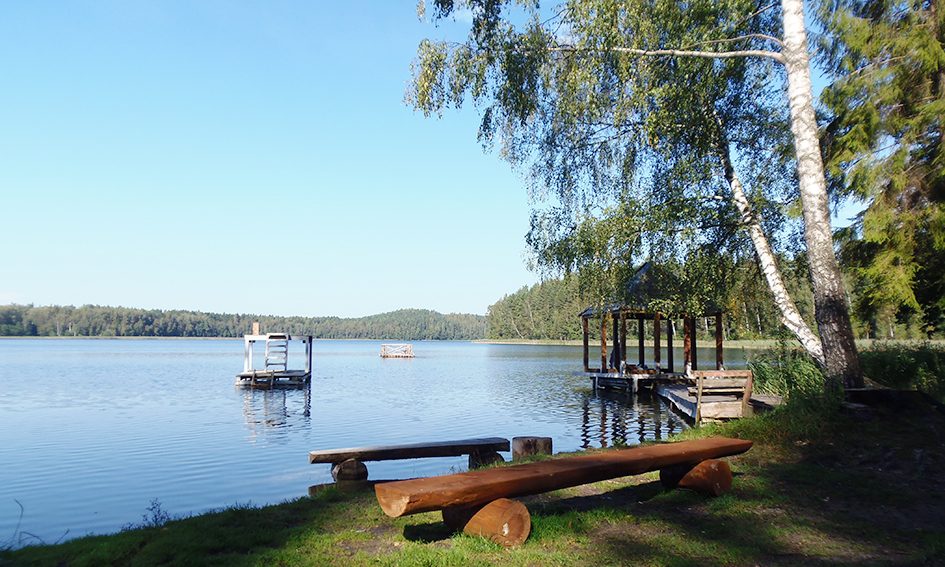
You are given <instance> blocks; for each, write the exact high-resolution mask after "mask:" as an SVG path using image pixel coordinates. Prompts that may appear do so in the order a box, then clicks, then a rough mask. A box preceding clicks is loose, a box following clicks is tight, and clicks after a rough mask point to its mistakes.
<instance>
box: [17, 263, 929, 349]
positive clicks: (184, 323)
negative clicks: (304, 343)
mask: <svg viewBox="0 0 945 567" xmlns="http://www.w3.org/2000/svg"><path fill="white" fill-rule="evenodd" d="M784 264H785V269H784V270H783V274H784V277H785V283H786V285H787V286H788V288H789V289H790V290H791V291H792V293H793V295H794V297H795V298H796V301H797V306H798V309H799V310H800V312H801V314H802V315H803V316H804V317H805V318H806V319H808V320H809V321H810V322H811V323H812V322H813V295H812V294H811V292H810V290H809V286H806V285H805V283H806V282H805V277H806V273H807V267H806V264H803V263H802V262H798V261H793V262H792V261H787V260H785V261H784ZM733 274H734V275H733V277H732V278H731V282H730V285H729V286H728V287H727V290H726V291H727V293H726V294H725V296H724V297H720V298H719V299H720V303H721V304H722V305H723V318H722V319H723V320H722V329H723V334H724V338H725V340H758V339H775V338H778V337H782V336H785V333H786V331H785V330H784V328H783V327H782V326H781V324H780V322H779V313H778V310H777V308H776V307H775V306H774V303H773V302H772V301H771V298H770V292H769V291H768V290H767V288H766V287H765V286H764V285H763V284H762V283H761V282H762V276H761V274H760V272H759V271H758V268H757V264H756V263H755V262H751V261H743V262H741V263H740V264H739V265H737V266H735V269H733ZM854 299H856V296H855V294H854ZM856 304H857V303H856V302H854V305H856ZM587 307H588V303H587V301H586V300H585V299H583V298H582V297H581V292H580V289H579V283H578V279H577V278H576V277H573V276H572V277H565V278H562V279H549V280H546V281H544V282H541V283H538V284H535V285H533V286H531V287H528V286H525V287H522V288H521V289H519V290H518V291H516V292H515V293H513V294H511V295H505V296H504V297H502V298H501V299H499V300H498V301H496V302H495V303H494V304H492V305H490V306H489V307H488V309H487V311H486V315H485V316H482V315H468V314H457V313H451V314H448V315H444V314H442V313H438V312H436V311H430V310H425V309H402V310H399V311H392V312H389V313H382V314H380V315H371V316H368V317H359V318H344V319H343V318H339V317H275V316H268V315H240V314H235V315H230V314H219V313H204V312H200V311H182V310H171V311H162V310H153V309H152V310H145V309H131V308H125V307H102V306H97V305H84V306H82V307H72V306H66V307H59V306H42V307H37V306H33V305H5V306H0V336H27V337H56V336H82V337H241V336H243V335H244V334H247V333H250V332H251V331H252V325H253V323H254V322H257V321H258V322H259V323H260V326H261V331H262V332H264V333H265V332H289V333H293V334H300V335H301V334H304V335H312V336H314V337H315V338H319V339H374V340H401V341H407V340H480V339H491V340H508V339H514V340H554V341H558V340H565V341H567V340H580V339H581V337H582V334H581V321H580V313H581V312H582V311H584V309H585V308H587ZM851 315H852V322H853V327H854V332H855V334H856V337H857V338H859V339H911V340H921V339H925V340H928V339H933V338H945V337H943V334H942V331H941V330H938V331H937V332H936V333H934V336H933V334H932V333H928V332H927V331H926V330H925V329H923V327H922V325H921V321H920V317H918V315H917V314H916V313H912V314H911V315H910V313H908V312H906V310H901V312H898V313H896V314H888V313H887V314H886V316H883V317H879V316H877V315H876V314H875V313H870V312H867V313H863V312H861V311H860V310H857V309H854V310H853V312H852V313H851ZM711 325H712V323H711V322H710V321H707V320H699V321H697V326H698V330H697V335H698V338H699V339H703V340H712V339H713V336H714V327H711ZM710 327H711V328H710ZM646 332H647V334H649V333H650V330H649V329H647V331H646Z"/></svg>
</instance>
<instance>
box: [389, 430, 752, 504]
mask: <svg viewBox="0 0 945 567" xmlns="http://www.w3.org/2000/svg"><path fill="white" fill-rule="evenodd" d="M753 444H754V443H753V442H752V441H744V440H741V439H729V438H726V437H712V438H709V439H698V440H695V441H680V442H678V443H666V444H664V445H652V446H649V447H634V448H632V449H621V450H617V451H608V452H605V453H595V454H591V455H581V456H578V457H568V458H564V459H556V460H551V461H542V462H538V463H528V464H524V465H515V466H510V467H499V468H494V469H484V470H478V471H470V472H465V473H459V474H451V475H445V476H435V477H430V478H418V479H412V480H400V481H394V482H386V483H380V484H377V485H376V486H375V487H374V491H375V493H376V495H377V501H378V503H379V504H380V505H381V509H383V510H384V513H385V514H387V515H388V516H391V517H393V518H398V517H400V516H406V515H409V514H418V513H420V512H430V511H433V510H443V509H446V508H454V507H469V506H477V505H481V504H486V503H488V502H492V501H494V500H497V499H499V498H515V497H517V496H527V495H530V494H541V493H543V492H549V491H551V490H559V489H562V488H569V487H571V486H578V485H581V484H589V483H592V482H599V481H602V480H608V479H612V478H618V477H623V476H630V475H636V474H642V473H645V472H650V471H655V470H660V469H664V468H668V467H674V466H679V465H696V464H698V463H700V462H702V461H705V460H707V459H717V458H719V457H726V456H730V455H738V454H741V453H744V452H745V451H747V450H749V449H750V448H751V446H752V445H753Z"/></svg>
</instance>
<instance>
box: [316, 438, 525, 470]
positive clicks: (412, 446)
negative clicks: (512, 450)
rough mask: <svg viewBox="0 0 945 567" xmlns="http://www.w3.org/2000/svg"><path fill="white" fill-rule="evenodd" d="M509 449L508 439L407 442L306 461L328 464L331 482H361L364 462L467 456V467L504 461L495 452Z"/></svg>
mask: <svg viewBox="0 0 945 567" xmlns="http://www.w3.org/2000/svg"><path fill="white" fill-rule="evenodd" d="M508 450H509V440H508V439H503V438H502V437H487V438H485V439H462V440H459V441H436V442H433V443H409V444H406V445H384V446H379V447H356V448H352V449H330V450H325V451H312V452H310V453H309V454H308V462H309V463H312V464H315V463H330V464H331V466H332V468H331V476H332V478H334V479H335V480H365V479H367V467H366V466H365V465H364V461H390V460H397V459H422V458H427V457H461V456H463V455H469V468H470V469H473V468H477V467H480V466H484V465H489V464H494V463H497V462H504V461H505V459H503V458H502V455H500V454H499V453H498V452H499V451H508Z"/></svg>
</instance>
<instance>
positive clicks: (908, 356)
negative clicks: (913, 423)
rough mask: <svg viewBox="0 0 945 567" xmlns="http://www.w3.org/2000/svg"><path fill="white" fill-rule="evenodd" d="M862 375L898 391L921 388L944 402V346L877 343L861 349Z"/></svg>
mask: <svg viewBox="0 0 945 567" xmlns="http://www.w3.org/2000/svg"><path fill="white" fill-rule="evenodd" d="M860 363H861V364H862V366H863V376H865V377H866V378H869V379H870V380H872V381H873V382H876V383H877V384H881V385H883V386H886V387H888V388H895V389H897V390H921V391H923V392H925V393H927V394H929V395H931V396H932V397H933V398H935V399H936V400H938V401H939V402H942V403H945V346H942V345H933V344H932V343H921V344H893V343H885V342H884V343H874V344H873V345H872V346H870V347H869V348H867V349H864V350H863V351H861V352H860Z"/></svg>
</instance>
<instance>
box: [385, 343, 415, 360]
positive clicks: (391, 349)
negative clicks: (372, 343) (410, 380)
mask: <svg viewBox="0 0 945 567" xmlns="http://www.w3.org/2000/svg"><path fill="white" fill-rule="evenodd" d="M381 358H413V345H409V344H384V345H381Z"/></svg>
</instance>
